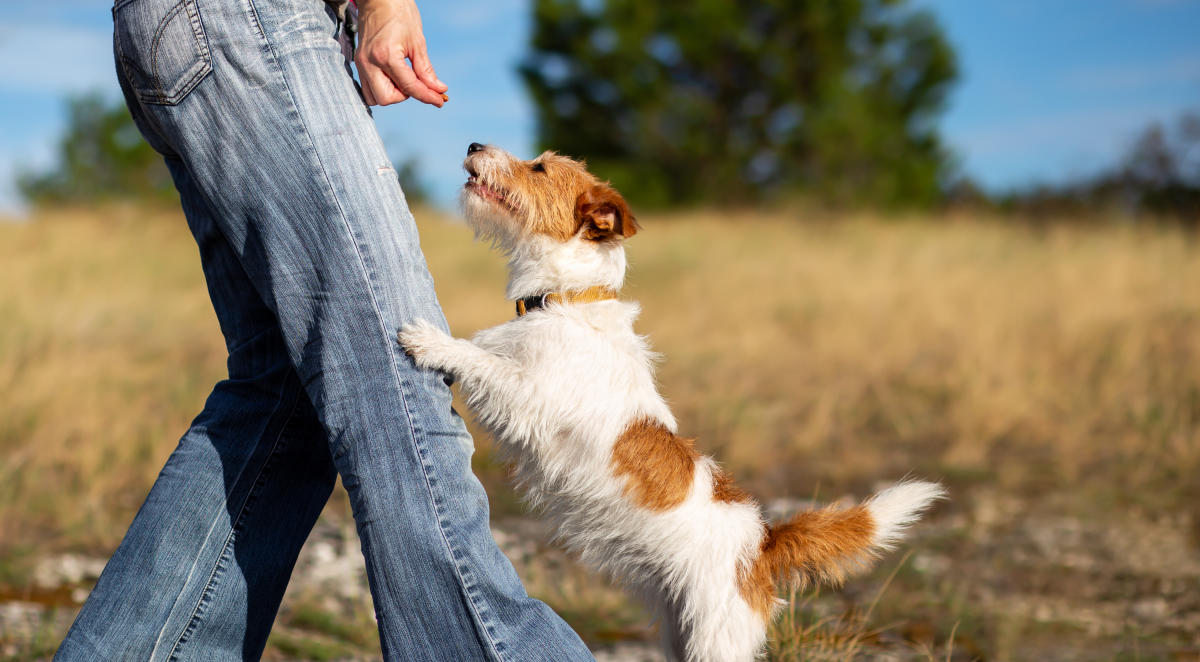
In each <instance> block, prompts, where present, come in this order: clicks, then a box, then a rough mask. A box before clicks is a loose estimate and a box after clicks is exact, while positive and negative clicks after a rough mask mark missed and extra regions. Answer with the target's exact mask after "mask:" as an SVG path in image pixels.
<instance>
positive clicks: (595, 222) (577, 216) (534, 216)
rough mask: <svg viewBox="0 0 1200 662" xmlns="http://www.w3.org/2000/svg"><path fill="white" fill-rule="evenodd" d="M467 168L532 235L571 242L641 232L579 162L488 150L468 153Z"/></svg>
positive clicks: (550, 154)
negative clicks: (578, 238)
mask: <svg viewBox="0 0 1200 662" xmlns="http://www.w3.org/2000/svg"><path fill="white" fill-rule="evenodd" d="M467 163H468V164H469V167H470V168H472V169H473V170H472V171H473V172H474V171H478V177H479V179H480V181H481V183H483V184H486V185H487V186H488V187H489V188H491V189H494V190H496V191H497V192H499V193H500V194H502V195H503V196H504V201H505V202H504V205H505V206H506V211H507V212H508V213H509V215H511V216H512V217H513V219H514V220H515V221H517V222H519V223H520V224H521V225H522V227H523V228H524V229H526V230H527V231H529V232H533V233H537V234H542V235H545V236H547V237H550V238H552V239H556V240H558V241H567V240H568V239H570V238H572V237H574V236H575V235H576V234H577V233H579V231H580V230H581V229H584V236H585V237H586V238H588V239H612V238H614V237H622V238H624V237H631V236H633V234H634V232H636V231H637V224H636V222H635V220H634V217H633V213H632V212H631V211H630V209H629V205H628V204H627V203H626V202H625V199H624V198H622V197H621V195H620V194H619V193H617V192H616V190H614V189H613V188H612V187H611V186H609V185H608V184H606V183H604V182H602V181H600V180H599V179H597V178H596V177H595V176H594V175H592V173H590V172H588V171H587V168H586V167H585V166H584V164H583V163H580V162H579V161H575V160H573V159H570V158H567V157H565V156H561V155H559V154H555V153H554V152H543V153H542V154H541V155H539V156H538V157H537V158H535V159H530V160H528V161H522V160H520V159H518V158H515V157H513V156H512V155H510V154H508V153H507V152H504V151H503V150H498V149H495V148H490V147H489V148H485V149H484V150H480V151H478V152H475V153H473V154H469V155H468V156H467ZM609 219H611V220H609ZM606 224H607V225H608V227H607V228H604V227H603V226H605V225H606Z"/></svg>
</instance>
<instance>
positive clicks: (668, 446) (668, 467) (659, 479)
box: [612, 418, 700, 511]
mask: <svg viewBox="0 0 1200 662" xmlns="http://www.w3.org/2000/svg"><path fill="white" fill-rule="evenodd" d="M692 442H693V440H691V439H684V438H683V437H680V436H679V435H676V434H673V433H672V432H671V431H670V430H668V429H667V428H666V426H665V425H663V424H662V423H659V422H658V421H654V420H651V419H648V418H642V419H638V420H636V421H634V422H632V423H630V424H629V427H627V428H625V432H623V433H621V436H620V437H618V438H617V442H616V444H614V445H613V451H612V462H613V474H614V475H615V476H617V477H618V478H620V477H625V479H626V483H625V493H626V494H627V495H628V496H629V498H630V499H632V500H633V502H634V503H636V504H637V505H639V506H641V507H643V508H647V509H649V510H656V511H659V510H669V509H671V508H674V507H675V506H678V505H679V504H681V503H683V500H684V499H686V498H687V494H688V491H689V490H690V489H691V487H692V477H693V476H694V475H695V473H696V460H697V459H698V458H699V457H700V454H699V453H698V452H696V447H695V445H694V444H693V443H692Z"/></svg>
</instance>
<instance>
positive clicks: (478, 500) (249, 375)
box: [55, 0, 592, 662]
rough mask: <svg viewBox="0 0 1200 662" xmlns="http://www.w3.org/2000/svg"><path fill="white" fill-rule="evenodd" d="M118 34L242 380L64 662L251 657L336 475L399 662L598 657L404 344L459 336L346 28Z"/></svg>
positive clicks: (143, 7) (299, 15) (215, 396)
mask: <svg viewBox="0 0 1200 662" xmlns="http://www.w3.org/2000/svg"><path fill="white" fill-rule="evenodd" d="M113 16H114V22H115V39H114V41H115V44H114V45H115V51H116V55H117V62H118V66H117V70H118V75H119V78H120V79H121V83H122V88H123V90H124V93H125V96H126V100H127V101H128V103H129V106H130V109H131V111H132V113H133V115H134V119H135V120H136V121H137V123H138V126H139V128H140V129H141V130H142V132H143V134H144V135H145V137H146V139H147V140H148V141H149V142H150V143H151V145H153V146H154V148H155V149H157V150H158V151H159V152H161V153H162V154H163V156H164V157H165V159H166V162H167V164H168V166H169V168H170V171H171V174H172V176H173V177H174V180H175V184H176V186H177V187H178V188H179V191H180V195H181V199H182V204H183V209H184V212H185V214H186V216H187V221H188V224H189V226H190V228H191V230H192V233H193V235H194V236H195V238H196V242H197V244H198V246H199V249H200V258H201V264H202V266H203V269H204V274H205V277H206V279H207V282H208V288H209V293H210V295H211V297H212V301H213V306H214V308H215V310H216V314H217V318H218V320H219V322H220V326H221V331H222V333H223V334H224V336H225V340H226V345H227V347H228V349H229V360H228V370H229V378H228V379H225V380H223V381H221V382H220V383H218V384H217V385H216V387H215V388H214V389H213V392H212V395H211V396H210V397H209V398H208V401H207V403H206V404H205V406H204V410H203V411H202V412H201V413H200V415H199V416H198V417H197V418H196V419H195V421H194V422H193V423H192V426H191V428H190V429H189V430H188V431H187V433H186V434H184V436H183V438H182V439H181V440H180V442H179V446H178V447H177V448H176V449H175V451H174V452H173V453H172V454H171V456H170V459H169V460H168V461H167V464H166V466H165V467H164V468H163V470H162V472H161V474H160V475H159V477H158V479H157V481H156V482H155V484H154V487H153V489H152V490H151V491H150V494H149V496H148V497H147V499H146V502H145V504H144V505H143V506H142V508H141V510H140V511H139V513H138V515H137V517H136V518H135V519H134V521H133V523H132V525H131V526H130V529H129V532H128V533H127V534H126V536H125V539H124V541H123V542H122V543H121V545H120V547H119V548H118V549H117V551H116V553H115V554H114V556H113V558H112V560H111V561H110V562H109V564H108V566H107V567H106V568H105V570H104V573H103V575H102V576H101V577H100V580H99V582H98V583H97V585H96V588H95V590H94V591H93V593H92V595H91V597H90V598H89V599H88V600H87V603H86V604H85V605H84V606H83V609H82V610H81V612H80V614H79V617H78V618H77V620H76V621H75V624H74V625H73V626H72V628H71V631H70V633H69V634H68V635H67V638H66V640H65V641H64V642H63V644H62V646H61V648H60V649H59V651H58V653H57V655H56V656H55V659H56V660H60V661H66V660H87V661H89V662H90V661H94V660H152V661H160V660H248V659H250V660H252V659H257V658H258V657H259V656H260V655H261V653H262V650H263V647H264V645H265V642H266V638H267V634H268V632H269V630H270V628H271V624H272V622H273V620H274V618H275V614H276V612H277V610H278V607H279V602H280V600H281V599H282V595H283V591H284V587H285V586H286V584H287V582H288V577H289V575H290V574H291V571H292V568H293V566H294V564H295V561H296V556H297V554H298V552H299V550H300V547H301V545H302V544H303V542H304V539H305V538H306V537H307V536H308V534H309V532H310V530H311V529H312V526H313V523H314V522H315V520H316V518H317V515H318V514H319V513H320V511H321V509H322V507H323V506H324V505H325V502H326V500H327V499H328V497H329V494H330V492H331V490H332V488H333V485H334V480H335V477H336V475H340V476H341V477H342V481H343V483H344V484H345V486H346V489H347V490H348V491H349V493H350V500H351V505H352V506H353V510H354V518H355V522H356V524H357V530H358V534H359V536H360V538H361V541H362V550H363V554H364V556H365V557H366V561H367V575H368V577H369V580H370V585H371V592H372V595H373V596H374V599H375V605H376V613H377V615H378V618H379V631H380V637H381V640H382V645H383V652H384V657H385V658H386V659H388V660H441V661H451V662H469V661H474V660H504V661H513V662H515V661H518V660H519V661H525V660H555V661H569V660H590V659H592V658H591V655H590V654H589V653H588V652H587V649H586V648H585V647H584V645H583V643H582V642H581V641H580V640H579V638H578V637H577V636H576V634H575V633H574V632H573V631H572V630H571V629H570V628H569V627H568V626H567V625H566V624H565V623H564V622H563V621H562V620H561V619H559V618H558V617H557V616H556V615H555V614H554V613H553V612H552V611H551V610H550V609H549V608H548V607H546V605H544V604H542V603H541V602H538V601H536V600H533V599H531V598H529V597H528V596H527V595H526V594H525V591H524V589H523V588H522V586H521V583H520V581H519V579H518V578H517V576H516V573H515V572H514V571H513V568H512V566H511V564H509V562H508V560H507V559H506V558H505V557H504V556H503V554H501V553H500V551H499V549H498V548H497V547H496V544H495V542H494V540H493V539H492V537H491V534H490V531H489V528H488V503H487V498H486V496H485V494H484V491H483V489H482V487H481V486H480V484H479V482H478V481H477V480H476V478H475V477H474V476H473V475H472V474H471V471H470V457H471V453H472V450H473V445H472V441H471V438H470V437H469V436H468V434H467V432H466V430H465V428H464V426H463V424H462V421H461V420H460V419H459V418H458V417H457V415H456V414H454V412H453V411H452V409H451V402H450V391H449V389H448V388H447V386H446V384H445V383H444V382H443V381H442V379H441V377H439V376H438V375H435V374H431V373H425V372H421V371H418V370H416V369H415V367H414V366H413V364H412V363H411V361H410V359H409V358H408V357H407V356H405V354H404V352H403V350H402V349H401V348H400V346H399V344H398V343H397V342H396V332H397V330H398V329H399V328H400V326H401V325H403V324H404V323H406V322H408V321H411V320H414V319H417V318H424V319H429V320H435V321H437V322H438V323H439V324H442V325H443V326H444V324H445V321H444V318H443V316H442V313H441V309H440V308H439V306H438V302H437V299H436V298H435V296H434V290H433V281H432V279H431V278H430V275H429V273H428V271H427V269H426V266H425V261H424V258H423V256H422V254H421V249H420V246H419V245H418V240H417V231H416V228H415V226H414V223H413V218H412V215H411V214H410V213H409V210H408V206H407V204H406V202H405V199H404V194H403V193H402V192H401V190H400V187H399V185H398V183H397V181H396V176H395V173H394V172H393V170H392V169H391V166H390V163H389V160H388V157H387V154H386V153H385V151H384V148H383V145H382V144H381V142H380V139H379V136H378V134H377V132H376V130H375V126H374V124H373V122H372V120H371V118H370V115H369V113H368V111H367V108H366V107H365V106H364V104H363V101H362V98H361V97H360V95H359V93H358V91H357V88H356V86H355V84H354V82H353V79H352V77H351V70H350V68H349V65H348V63H347V62H346V60H345V58H344V56H343V54H342V52H341V49H340V47H339V45H338V42H337V37H338V31H339V30H340V28H341V26H340V25H339V23H338V20H337V16H336V12H334V11H333V10H332V9H329V8H327V7H326V5H325V4H324V3H323V2H322V1H321V0H119V1H118V2H117V3H116V5H115V7H114V8H113ZM393 112H403V111H402V110H398V111H393Z"/></svg>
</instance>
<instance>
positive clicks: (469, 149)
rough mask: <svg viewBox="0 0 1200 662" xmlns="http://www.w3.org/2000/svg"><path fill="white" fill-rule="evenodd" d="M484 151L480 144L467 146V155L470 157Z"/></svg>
mask: <svg viewBox="0 0 1200 662" xmlns="http://www.w3.org/2000/svg"><path fill="white" fill-rule="evenodd" d="M482 151H483V145H480V144H479V143H471V144H470V145H467V154H468V155H470V154H474V153H475V152H482Z"/></svg>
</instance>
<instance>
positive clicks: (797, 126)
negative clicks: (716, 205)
mask: <svg viewBox="0 0 1200 662" xmlns="http://www.w3.org/2000/svg"><path fill="white" fill-rule="evenodd" d="M532 7H533V30H532V37H531V44H530V51H529V53H528V55H527V56H526V58H525V60H524V61H523V62H522V63H521V65H520V72H521V74H522V76H523V78H524V80H525V83H526V85H527V87H528V89H529V91H530V93H531V95H532V97H533V100H534V102H535V104H536V106H537V112H538V120H539V124H538V139H539V142H540V143H541V145H542V146H543V147H544V148H546V149H555V150H557V151H561V152H564V153H566V154H570V155H572V156H577V157H583V158H586V159H587V160H588V161H589V162H590V164H591V166H592V168H593V170H594V171H596V172H597V173H598V174H599V175H600V176H603V177H606V178H609V179H611V180H612V181H613V183H614V184H615V185H616V186H617V187H618V188H620V189H621V190H622V191H625V192H626V193H627V194H629V195H631V196H633V197H635V198H637V199H639V200H641V201H643V202H650V203H657V204H673V203H680V202H692V201H716V202H736V201H742V200H752V199H758V198H761V197H764V196H770V195H772V194H775V193H788V192H793V191H798V190H799V191H807V192H809V193H815V194H818V195H821V196H823V197H832V198H834V199H836V200H842V201H846V200H862V201H868V202H876V203H885V204H892V203H900V204H908V203H918V204H919V203H927V202H930V201H932V200H934V199H935V198H936V197H937V196H938V194H939V190H940V186H941V184H942V183H943V180H944V179H945V176H946V175H947V174H948V173H947V169H948V168H949V167H950V159H949V157H948V154H947V151H946V149H945V148H944V147H943V144H942V142H941V140H940V138H939V135H938V132H937V126H936V119H937V117H938V115H939V113H940V111H941V110H942V108H943V104H944V101H945V98H946V95H947V93H948V91H949V89H950V87H951V85H952V84H953V82H954V81H955V79H956V77H957V68H956V62H955V57H954V53H953V50H952V49H951V47H950V45H949V44H948V43H947V41H946V40H945V38H944V37H943V35H942V32H941V29H940V27H939V26H938V24H937V23H936V22H935V21H934V19H933V18H932V16H931V15H930V14H929V13H928V12H926V11H918V10H913V9H910V8H909V7H907V6H906V5H905V3H904V2H903V0H839V1H838V2H825V1H823V0H756V1H754V2H730V1H729V0H687V1H683V0H665V1H662V2H644V1H642V0H533V2H532Z"/></svg>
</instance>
